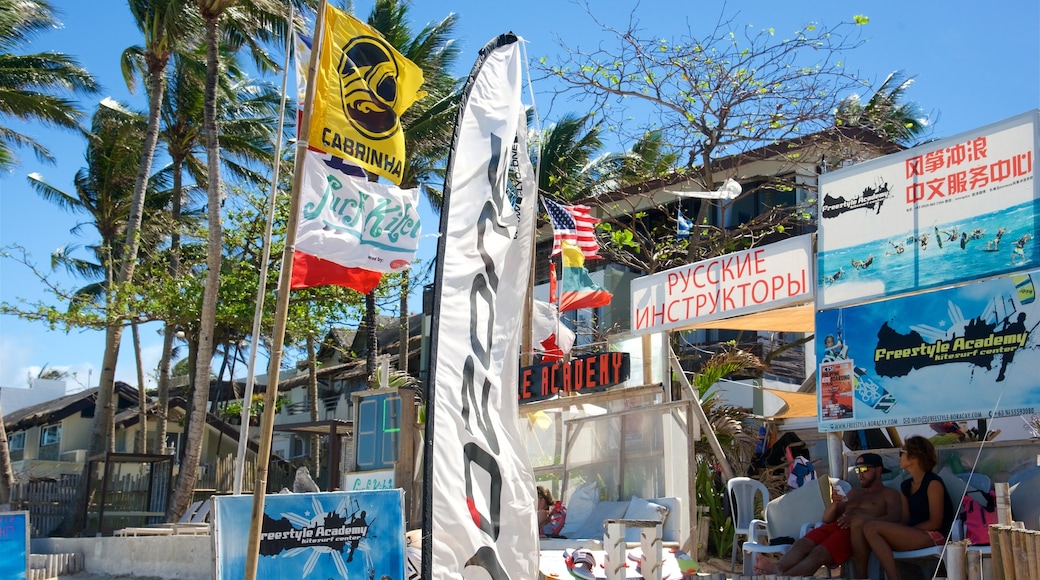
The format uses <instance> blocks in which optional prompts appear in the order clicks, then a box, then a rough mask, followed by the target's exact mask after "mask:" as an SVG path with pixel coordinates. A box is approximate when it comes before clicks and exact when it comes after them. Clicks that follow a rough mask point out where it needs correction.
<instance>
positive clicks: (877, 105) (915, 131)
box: [835, 71, 929, 145]
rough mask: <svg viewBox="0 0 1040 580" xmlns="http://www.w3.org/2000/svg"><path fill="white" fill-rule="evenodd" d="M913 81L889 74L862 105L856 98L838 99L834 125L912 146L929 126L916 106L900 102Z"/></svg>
mask: <svg viewBox="0 0 1040 580" xmlns="http://www.w3.org/2000/svg"><path fill="white" fill-rule="evenodd" d="M913 82H914V77H907V76H906V75H905V74H904V73H903V72H902V71H896V72H893V73H891V74H889V75H888V76H887V77H885V80H884V82H882V83H881V86H879V87H878V88H877V90H876V91H874V94H873V95H871V97H870V99H869V100H868V101H867V102H866V103H865V104H864V103H862V102H861V101H860V97H859V95H850V96H848V97H846V98H844V99H842V101H841V103H839V104H838V110H837V112H836V113H835V123H836V124H837V125H839V126H842V125H846V126H852V127H862V128H864V129H870V130H872V131H874V132H876V133H878V134H879V135H881V136H883V137H885V138H886V139H889V140H891V141H894V142H896V143H902V144H904V145H912V144H913V142H914V140H915V139H916V138H918V137H920V136H921V135H922V134H924V133H925V132H926V131H927V130H928V126H929V125H928V117H927V115H925V114H924V112H922V111H921V108H920V106H918V104H917V103H914V102H903V99H904V98H905V97H906V91H907V90H908V89H909V88H910V85H911V84H913Z"/></svg>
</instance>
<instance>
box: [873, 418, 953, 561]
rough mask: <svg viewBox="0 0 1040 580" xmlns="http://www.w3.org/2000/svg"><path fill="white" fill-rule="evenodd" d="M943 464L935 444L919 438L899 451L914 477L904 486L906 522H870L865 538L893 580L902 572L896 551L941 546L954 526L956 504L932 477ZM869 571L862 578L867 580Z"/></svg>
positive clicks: (904, 483)
mask: <svg viewBox="0 0 1040 580" xmlns="http://www.w3.org/2000/svg"><path fill="white" fill-rule="evenodd" d="M938 463H939V460H938V457H937V456H936V454H935V447H934V446H933V445H932V442H931V441H929V440H927V439H925V438H924V437H921V436H918V435H915V436H913V437H908V438H907V439H906V443H904V445H903V448H902V449H900V450H899V467H901V468H902V469H904V470H906V471H907V472H908V473H909V474H910V477H909V478H908V479H906V480H904V481H903V483H902V484H901V485H900V491H901V492H902V514H903V515H902V519H901V520H900V522H896V523H894V522H882V521H873V522H867V524H866V525H865V526H864V528H863V536H864V537H865V538H866V540H867V543H868V544H869V545H870V551H871V552H873V553H874V556H875V557H877V559H878V562H880V564H881V568H882V569H883V570H884V571H885V574H886V575H887V577H888V578H889V579H890V580H898V578H899V571H898V569H897V567H896V559H895V557H894V556H893V555H892V552H893V551H900V552H902V551H906V550H919V549H921V548H928V547H930V546H941V545H942V544H944V543H945V542H946V537H947V536H948V535H949V533H950V526H951V525H952V524H953V518H954V513H953V502H951V501H950V495H949V494H948V493H947V492H946V486H945V485H943V481H942V479H941V478H940V477H939V476H938V475H936V474H934V473H932V470H933V469H935V466H936V465H937V464H938ZM865 573H866V568H863V570H862V571H861V572H860V573H859V574H858V577H865Z"/></svg>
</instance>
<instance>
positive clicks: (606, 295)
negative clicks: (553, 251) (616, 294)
mask: <svg viewBox="0 0 1040 580" xmlns="http://www.w3.org/2000/svg"><path fill="white" fill-rule="evenodd" d="M562 286H563V291H562V292H561V294H560V312H568V311H571V310H577V309H579V308H598V307H600V306H607V305H609V304H610V300H611V298H613V295H612V294H611V293H610V292H607V291H606V290H604V289H603V288H600V287H599V285H597V284H596V283H595V282H593V281H592V277H590V276H589V271H588V270H586V269H585V256H584V255H583V254H582V252H581V250H579V249H578V246H575V245H574V244H572V243H570V242H563V283H562Z"/></svg>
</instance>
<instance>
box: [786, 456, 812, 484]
mask: <svg viewBox="0 0 1040 580" xmlns="http://www.w3.org/2000/svg"><path fill="white" fill-rule="evenodd" d="M814 479H816V468H814V467H813V464H812V462H811V461H809V460H808V459H806V458H805V457H802V456H801V455H797V456H795V458H794V462H793V463H792V464H791V474H790V475H788V476H787V485H789V486H790V487H791V488H793V489H798V488H799V487H802V486H803V485H805V483H806V482H808V481H813V480H814Z"/></svg>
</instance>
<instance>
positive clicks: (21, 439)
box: [7, 431, 25, 461]
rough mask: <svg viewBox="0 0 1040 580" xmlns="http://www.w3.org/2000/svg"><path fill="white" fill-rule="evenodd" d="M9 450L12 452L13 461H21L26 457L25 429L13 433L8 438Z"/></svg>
mask: <svg viewBox="0 0 1040 580" xmlns="http://www.w3.org/2000/svg"><path fill="white" fill-rule="evenodd" d="M7 450H8V451H9V452H10V454H11V461H21V460H22V459H24V458H25V431H21V432H19V433H13V434H12V435H11V437H10V438H9V439H8V440H7Z"/></svg>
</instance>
